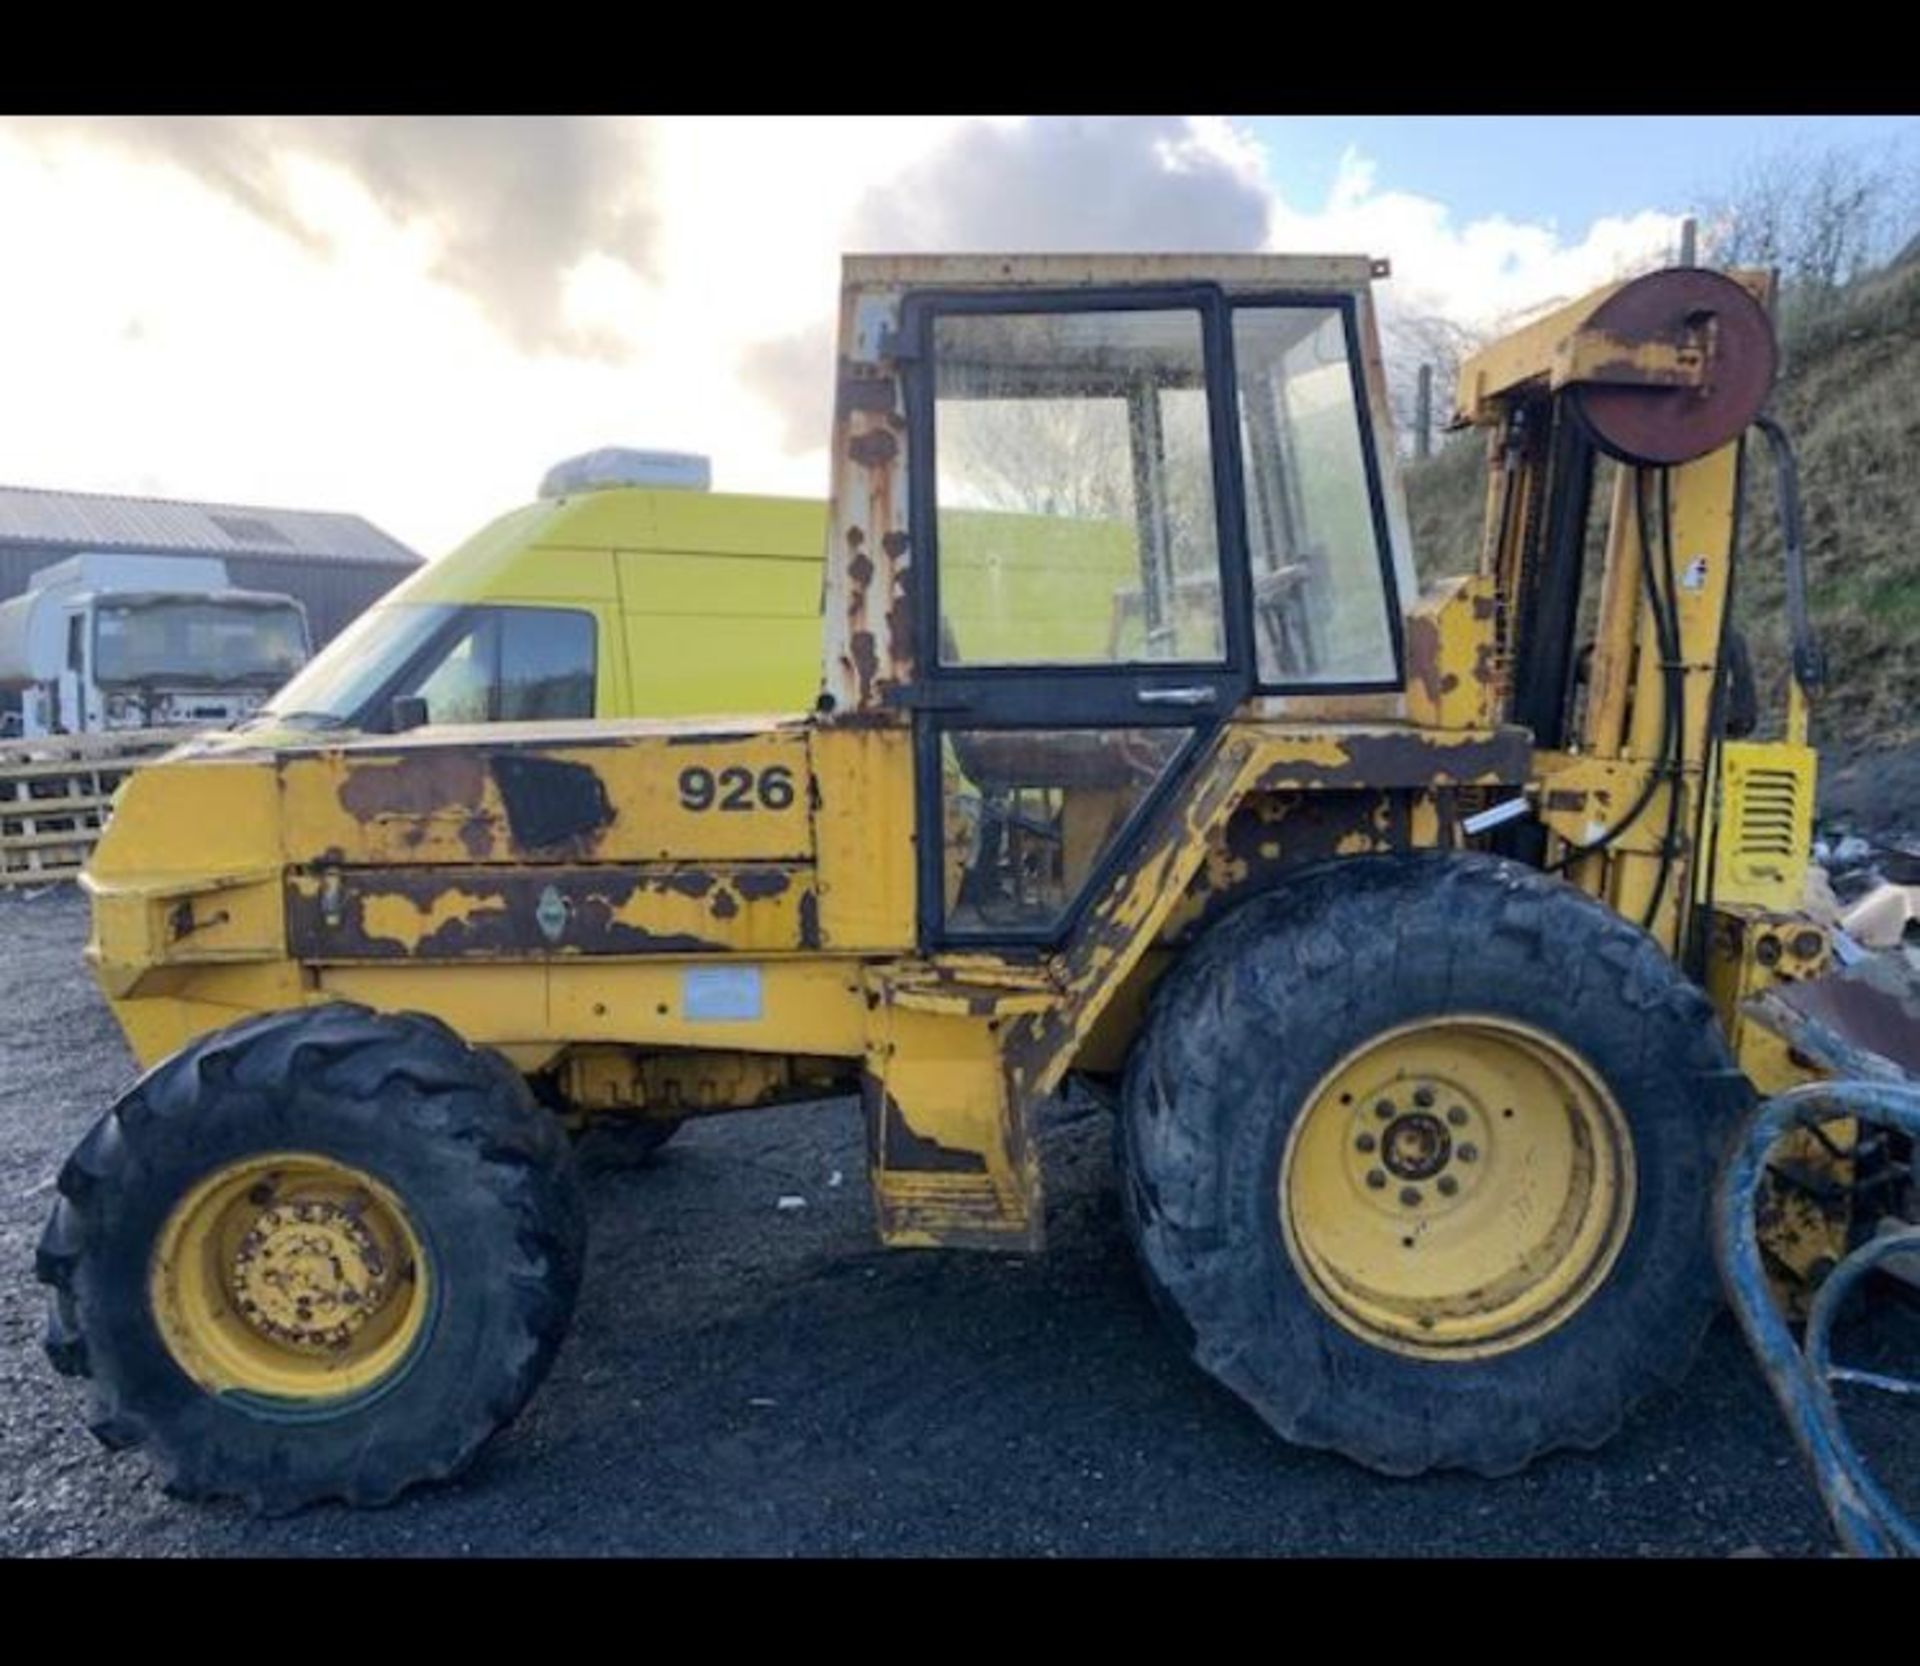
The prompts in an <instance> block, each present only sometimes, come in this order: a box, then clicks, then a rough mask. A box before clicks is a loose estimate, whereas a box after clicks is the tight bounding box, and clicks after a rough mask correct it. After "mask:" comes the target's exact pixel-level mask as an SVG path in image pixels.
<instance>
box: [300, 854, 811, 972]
mask: <svg viewBox="0 0 1920 1666" xmlns="http://www.w3.org/2000/svg"><path fill="white" fill-rule="evenodd" d="M687 877H688V876H687V875H686V874H684V873H676V872H670V871H661V872H657V873H649V872H647V871H646V870H644V869H637V868H624V869H614V868H608V867H584V868H581V867H573V868H569V867H532V868H525V869H511V868H493V867H475V868H444V867H442V868H408V867H397V868H360V869H348V870H346V871H344V872H341V871H338V870H335V871H332V872H329V873H328V874H326V875H324V876H322V875H318V874H314V873H310V872H308V873H300V872H296V873H294V874H292V875H290V876H289V877H288V880H287V884H286V909H287V937H288V942H289V945H290V947H291V949H292V951H293V953H294V955H295V956H296V957H297V958H299V959H302V960H309V961H343V960H344V961H353V960H465V959H501V960H523V961H524V960H542V959H549V958H553V957H564V956H572V955H661V954H729V953H743V952H753V953H760V952H766V951H769V950H774V951H777V950H785V949H797V948H800V947H802V946H803V944H802V938H803V937H804V930H803V927H802V925H801V923H800V921H801V910H800V908H799V906H798V904H799V901H800V897H802V896H804V897H811V896H812V894H813V888H812V883H811V877H810V871H808V870H794V871H792V872H781V873H780V874H779V875H778V876H777V877H778V879H779V884H778V885H777V886H774V887H769V886H768V885H767V884H766V883H765V880H766V875H765V873H764V872H762V871H760V870H757V869H751V868H747V869H735V870H729V869H725V868H722V869H718V870H715V871H713V872H707V873H702V874H700V875H699V877H700V878H701V880H703V881H704V883H703V884H702V885H701V886H700V887H699V888H698V889H697V890H694V891H692V892H691V894H690V893H689V887H688V886H687V885H686V884H685V880H686V878H687ZM796 888H799V896H796V895H795V894H794V893H795V891H796ZM703 922H704V923H705V927H704V929H702V923H703Z"/></svg>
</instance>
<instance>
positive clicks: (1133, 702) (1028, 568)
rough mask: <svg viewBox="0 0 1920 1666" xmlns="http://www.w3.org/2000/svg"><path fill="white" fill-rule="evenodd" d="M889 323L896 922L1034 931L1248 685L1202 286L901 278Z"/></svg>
mask: <svg viewBox="0 0 1920 1666" xmlns="http://www.w3.org/2000/svg"><path fill="white" fill-rule="evenodd" d="M901 323H902V330H901V334H902V337H903V339H904V345H905V347H906V364H907V368H908V394H909V422H910V423H911V424H912V425H913V429H914V433H913V444H914V455H915V456H916V458H918V459H920V460H921V461H920V463H919V464H918V465H917V466H916V467H915V469H914V470H913V473H912V477H911V478H912V501H911V506H910V515H911V524H912V529H913V547H914V549H915V550H916V551H921V552H928V551H930V552H931V553H932V559H931V560H930V561H928V560H920V559H916V561H915V563H914V572H915V574H916V575H917V576H916V578H915V580H914V582H915V583H916V584H917V585H918V586H919V587H920V590H919V594H918V596H917V598H916V600H917V603H918V605H917V606H916V607H915V609H914V618H915V629H916V632H917V641H916V643H915V649H916V662H917V664H918V665H919V666H920V667H921V671H920V674H919V676H918V678H917V680H916V684H915V687H914V689H913V690H912V691H911V694H910V696H909V701H910V703H911V704H912V705H913V707H914V708H915V744H916V747H917V770H916V775H917V779H918V803H917V816H918V821H919V826H920V838H919V841H918V849H919V864H920V871H919V881H920V883H919V894H920V935H921V940H922V943H923V944H924V945H926V946H929V947H933V946H942V945H955V946H958V945H964V944H969V943H979V944H995V945H1012V944H1023V943H1025V944H1037V945H1047V944H1052V943H1055V942H1057V941H1059V940H1060V939H1061V938H1062V937H1064V936H1065V935H1066V934H1067V932H1069V931H1070V930H1071V929H1072V927H1073V924H1074V922H1075V920H1076V919H1077V918H1078V917H1079V914H1080V913H1081V911H1082V910H1083V909H1084V907H1085V906H1086V904H1087V902H1088V899H1089V898H1090V897H1091V896H1092V895H1093V894H1094V893H1095V892H1096V891H1097V889H1098V887H1099V885H1100V883H1101V881H1102V879H1103V878H1104V877H1105V876H1106V875H1107V874H1109V873H1110V872H1111V871H1112V869H1113V868H1114V867H1116V866H1117V865H1118V864H1119V862H1120V861H1121V860H1122V858H1123V857H1124V855H1125V853H1126V850H1127V847H1128V845H1129V843H1130V838H1131V835H1133V834H1134V833H1135V832H1136V831H1137V830H1138V829H1139V828H1140V826H1141V824H1142V822H1143V820H1144V818H1145V817H1146V816H1147V815H1148V814H1149V813H1150V811H1151V810H1152V808H1153V807H1154V805H1155V804H1156V803H1157V802H1158V801H1159V800H1160V799H1161V798H1163V797H1164V795H1166V794H1167V793H1169V792H1170V791H1172V790H1174V788H1175V787H1176V785H1177V783H1178V781H1179V779H1180V777H1181V775H1182V774H1183V773H1184V772H1185V770H1186V769H1187V768H1188V766H1189V765H1190V764H1191V763H1192V761H1193V760H1194V758H1195V757H1196V755H1197V754H1198V752H1199V750H1200V748H1201V746H1202V744H1203V743H1204V741H1205V740H1206V738H1207V737H1208V736H1210V735H1211V734H1212V733H1213V731H1214V730H1215V729H1216V728H1217V727H1218V726H1219V724H1220V723H1222V722H1223V721H1224V720H1225V719H1226V718H1227V717H1228V716H1229V715H1230V714H1231V713H1232V711H1233V710H1234V708H1235V707H1236V706H1237V705H1238V704H1239V703H1240V702H1241V700H1242V699H1243V698H1245V696H1246V695H1247V693H1248V692H1249V690H1250V688H1251V686H1252V681H1253V672H1252V666H1251V657H1252V656H1251V649H1250V643H1249V640H1248V636H1249V624H1248V621H1249V617H1250V606H1249V601H1248V577H1247V561H1246V553H1245V541H1244V531H1243V523H1242V518H1241V516H1240V515H1239V514H1238V513H1237V512H1230V511H1231V509H1232V506H1234V505H1236V504H1237V503H1238V502H1239V484H1238V462H1237V458H1236V455H1235V438H1234V425H1233V420H1232V414H1231V413H1232V411H1233V402H1232V388H1231V376H1232V366H1231V363H1230V353H1229V348H1228V343H1227V340H1226V335H1225V332H1226V327H1227V314H1226V308H1225V304H1224V299H1223V297H1222V295H1221V293H1220V291H1219V290H1218V289H1216V288H1214V287H1211V286H1181V287H1170V286H1163V287H1142V288H1133V287H1128V288H1125V289H1114V290H1107V291H1097V290H1093V291H1090V290H1084V289H1081V290H1074V291H1045V290H1017V291H1012V292H997V293H980V292H954V293H949V294H929V293H924V292H922V293H919V294H915V295H911V296H909V297H908V298H907V299H906V301H905V302H904V304H903V309H902V315H901ZM929 459H930V460H931V461H930V466H929V464H928V461H927V460H929Z"/></svg>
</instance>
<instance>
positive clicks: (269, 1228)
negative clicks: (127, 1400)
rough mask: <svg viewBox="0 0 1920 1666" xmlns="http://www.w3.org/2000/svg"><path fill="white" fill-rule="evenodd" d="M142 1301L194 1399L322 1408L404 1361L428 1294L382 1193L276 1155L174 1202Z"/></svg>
mask: <svg viewBox="0 0 1920 1666" xmlns="http://www.w3.org/2000/svg"><path fill="white" fill-rule="evenodd" d="M149 1294H150V1298H151V1300H152V1304H153V1315H154V1320H155V1322H156V1324H157V1325H158V1326H159V1330H160V1335H161V1337H162V1339H163V1340H164V1341H165V1342H166V1345H167V1348H168V1350H169V1351H170V1352H171V1353H172V1355H173V1357H174V1359H175V1361H176V1362H177V1363H178V1364H179V1366H180V1368H181V1369H182V1370H183V1371H185V1372H186V1373H187V1374H188V1375H189V1376H190V1377H192V1378H193V1379H194V1380H195V1381H196V1382H198V1383H200V1384H201V1385H202V1386H204V1387H206V1388H208V1389H211V1390H213V1391H214V1392H215V1393H233V1392H238V1393H242V1394H253V1395H261V1396H266V1397H270V1398H273V1399H278V1400H290V1401H328V1400H338V1399H341V1398H344V1397H347V1396H351V1395H357V1394H361V1393H363V1392H365V1391H366V1390H368V1389H370V1388H373V1387H374V1386H375V1385H377V1384H378V1383H380V1382H381V1381H382V1380H383V1379H384V1378H386V1377H388V1376H389V1375H391V1374H392V1373H393V1372H394V1371H395V1370H396V1369H397V1368H398V1367H399V1366H400V1365H401V1364H402V1362H403V1361H405V1360H406V1359H407V1357H408V1356H409V1354H410V1353H411V1352H412V1350H413V1347H414V1344H415V1343H416V1342H417V1341H418V1340H419V1338H420V1334H421V1331H422V1329H423V1328H424V1326H425V1323H426V1318H427V1313H428V1310H429V1297H430V1295H431V1292H430V1291H429V1289H428V1280H427V1264H426V1258H425V1256H424V1255H423V1254H422V1253H421V1249H420V1240H419V1238H418V1237H417V1236H416V1234H415V1232H414V1229H413V1225H412V1223H411V1222H410V1221H409V1220H408V1218H407V1212H406V1210H405V1209H404V1208H402V1207H401V1204H400V1200H399V1199H398V1198H397V1197H395V1196H394V1194H393V1193H392V1192H391V1191H390V1190H389V1189H388V1188H387V1187H385V1186H383V1185H382V1184H381V1183H380V1182H379V1181H378V1180H375V1179H374V1178H373V1177H372V1176H371V1175H369V1174H365V1173H362V1172H361V1171H360V1170H359V1169H355V1168H351V1167H349V1166H348V1165H346V1164H345V1163H339V1162H335V1161H334V1160H333V1159H331V1158H328V1157H320V1156H316V1155H313V1154H311V1153H304V1152H276V1153H271V1154H267V1155H262V1156H257V1157H248V1158H245V1159H244V1160H242V1161H240V1162H237V1163H229V1164H228V1165H227V1166H226V1167H225V1168H223V1169H220V1170H219V1171H218V1172H217V1173H214V1174H211V1175H209V1176H208V1177H207V1178H206V1179H204V1180H202V1181H201V1182H200V1183H199V1184H198V1185H197V1186H195V1187H194V1188H193V1190H192V1191H191V1192H189V1193H188V1194H187V1195H186V1196H185V1197H184V1198H182V1199H181V1200H180V1202H179V1203H178V1204H177V1205H176V1206H175V1208H174V1210H173V1212H172V1213H171V1214H170V1215H169V1216H168V1217H167V1222H166V1225H165V1226H164V1227H163V1228H162V1229H161V1233H160V1238H159V1241H158V1243H157V1244H156V1245H155V1248H154V1256H153V1267H152V1272H151V1275H150V1279H149Z"/></svg>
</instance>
